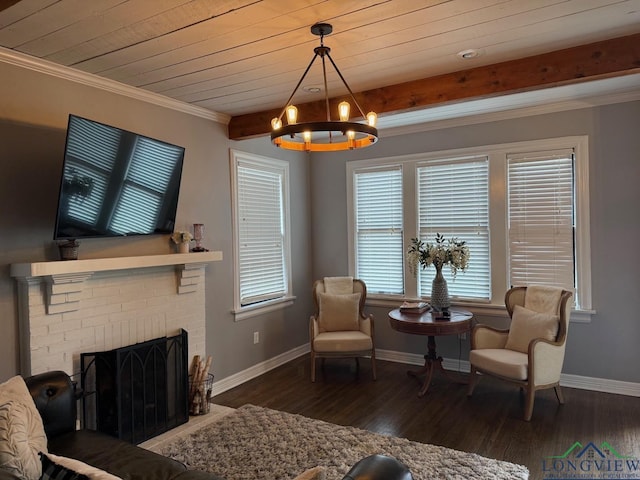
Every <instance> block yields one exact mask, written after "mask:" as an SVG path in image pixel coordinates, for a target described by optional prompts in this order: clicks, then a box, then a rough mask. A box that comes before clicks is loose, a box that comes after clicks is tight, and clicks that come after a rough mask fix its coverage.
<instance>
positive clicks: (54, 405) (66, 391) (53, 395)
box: [24, 371, 77, 439]
mask: <svg viewBox="0 0 640 480" xmlns="http://www.w3.org/2000/svg"><path fill="white" fill-rule="evenodd" d="M24 380H25V383H26V384H27V387H28V388H29V393H31V396H32V397H33V401H34V402H35V404H36V408H37V409H38V412H40V416H41V417H42V423H44V431H45V433H46V434H47V438H49V439H50V438H53V437H56V436H58V435H61V434H63V433H67V432H73V431H74V430H75V429H76V418H77V410H76V400H77V396H76V391H75V386H74V383H73V382H72V381H71V378H69V375H67V374H66V373H65V372H62V371H52V372H45V373H40V374H37V375H33V376H31V377H27V378H25V379H24Z"/></svg>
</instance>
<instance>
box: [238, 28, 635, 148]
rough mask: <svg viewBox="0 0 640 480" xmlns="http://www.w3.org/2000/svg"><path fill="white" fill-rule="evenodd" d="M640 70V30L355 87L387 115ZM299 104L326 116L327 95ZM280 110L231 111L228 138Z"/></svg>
mask: <svg viewBox="0 0 640 480" xmlns="http://www.w3.org/2000/svg"><path fill="white" fill-rule="evenodd" d="M639 72H640V33H639V34H635V35H629V36H626V37H619V38H614V39H610V40H604V41H601V42H596V43H591V44H588V45H581V46H578V47H572V48H566V49H563V50H557V51H554V52H550V53H543V54H541V55H535V56H532V57H527V58H521V59H518V60H510V61H507V62H502V63H496V64H493V65H486V66H482V67H476V68H470V69H467V70H461V71H458V72H454V73H447V74H444V75H438V76H435V77H430V78H424V79H421V80H414V81H410V82H405V83H399V84H396V85H388V86H386V87H380V88H375V89H373V90H367V91H364V92H360V93H356V94H355V97H356V99H357V100H358V103H360V105H362V107H363V108H364V109H365V110H366V111H370V110H373V111H375V112H376V113H377V114H378V115H379V116H383V115H384V114H390V113H398V112H405V111H409V110H417V109H420V108H426V107H432V106H436V105H444V104H448V103H455V102H461V101H466V100H475V99H480V98H489V97H495V96H499V95H506V94H512V93H520V92H528V91H533V90H539V89H542V88H549V87H556V86H560V85H570V84H576V83H582V82H587V81H591V80H599V79H603V78H612V77H618V76H622V75H631V74H634V73H639ZM345 99H346V98H345V97H338V98H333V99H331V100H330V103H331V107H330V108H331V109H332V111H337V104H338V103H339V102H341V101H342V100H345ZM347 100H348V99H347ZM283 106H284V105H283ZM296 106H297V107H298V118H300V119H304V121H305V122H306V121H309V122H312V121H323V120H326V109H325V101H324V100H320V101H315V102H309V103H304V104H300V105H299V104H296ZM281 110H282V109H281V108H278V109H274V110H268V111H262V112H257V113H249V114H245V115H238V116H235V117H232V118H231V121H230V122H229V138H230V139H233V140H240V139H243V138H250V137H255V136H260V135H265V134H268V133H270V131H271V119H272V118H273V117H277V116H278V115H280V112H281Z"/></svg>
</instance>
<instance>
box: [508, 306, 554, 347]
mask: <svg viewBox="0 0 640 480" xmlns="http://www.w3.org/2000/svg"><path fill="white" fill-rule="evenodd" d="M558 320H559V317H558V315H554V314H548V313H538V312H534V311H532V310H529V309H527V308H524V307H521V306H520V305H516V306H515V308H514V310H513V318H512V320H511V326H510V328H509V336H508V338H507V344H506V345H505V348H509V349H511V350H516V351H518V352H522V353H527V351H528V350H529V343H531V340H534V339H536V338H544V339H545V340H549V341H553V340H555V339H556V336H557V335H558Z"/></svg>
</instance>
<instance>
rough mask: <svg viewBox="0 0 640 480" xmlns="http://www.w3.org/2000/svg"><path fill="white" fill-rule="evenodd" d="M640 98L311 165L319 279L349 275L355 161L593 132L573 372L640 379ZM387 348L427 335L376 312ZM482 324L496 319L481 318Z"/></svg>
mask: <svg viewBox="0 0 640 480" xmlns="http://www.w3.org/2000/svg"><path fill="white" fill-rule="evenodd" d="M639 126H640V102H629V103H623V104H617V105H609V106H603V107H597V108H589V109H581V110H575V111H571V112H562V113H554V114H548V115H540V116H534V117H527V118H521V119H516V120H508V121H500V122H493V123H484V124H479V125H470V126H465V127H457V128H448V129H442V130H436V131H430V132H424V133H415V134H407V135H402V136H393V137H388V138H384V136H383V138H381V139H380V140H379V142H378V144H377V145H375V146H374V147H371V148H368V149H364V150H360V151H357V152H349V153H348V154H345V155H344V156H342V157H337V156H329V155H327V154H318V155H315V156H314V157H313V158H312V161H311V177H312V179H313V181H312V184H311V205H312V223H311V225H312V236H313V238H314V252H313V276H314V277H322V276H324V275H329V274H331V275H337V274H347V273H348V264H347V262H348V258H347V214H346V211H347V207H346V205H347V204H346V201H347V199H346V190H345V185H346V178H345V176H346V172H345V170H346V168H345V164H346V161H348V160H359V159H365V158H382V157H388V156H395V155H404V154H412V153H420V152H429V151H439V150H447V149H455V148H464V147H472V146H480V145H491V144H500V143H508V142H516V141H525V140H537V139H544V138H553V137H562V136H569V135H589V139H590V146H589V159H590V170H589V175H590V197H589V198H590V203H591V261H592V267H591V268H592V270H591V271H592V288H593V308H594V310H596V312H597V314H596V315H594V316H593V317H592V321H591V323H589V324H581V323H572V324H571V327H570V331H569V337H568V344H567V353H566V359H565V366H564V370H563V371H564V373H568V374H574V375H583V376H587V377H595V378H606V379H613V380H622V381H628V382H640V371H639V370H638V368H637V365H639V364H640V349H638V340H639V339H640V317H639V315H638V301H637V298H638V297H637V290H638V287H639V286H640V249H638V248H637V245H639V244H640V214H638V211H637V209H638V207H637V206H638V205H640V188H638V181H639V180H640V135H639V134H638V132H639V130H638V128H639ZM370 311H371V312H372V313H373V314H374V316H375V318H376V319H377V321H376V345H377V347H378V348H380V349H388V350H393V351H402V352H408V353H416V354H423V353H425V350H426V341H425V340H424V339H421V338H419V337H415V336H411V335H406V334H401V333H398V332H395V331H393V330H392V329H391V328H390V327H389V324H388V321H387V312H388V309H386V308H371V309H370ZM479 320H480V321H483V320H484V321H489V319H483V318H479ZM438 350H439V353H441V354H443V355H444V356H446V357H449V358H458V357H459V356H460V357H461V358H468V342H463V344H462V345H459V342H458V340H457V339H456V337H455V336H451V337H442V338H439V339H438Z"/></svg>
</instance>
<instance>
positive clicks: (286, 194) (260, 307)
mask: <svg viewBox="0 0 640 480" xmlns="http://www.w3.org/2000/svg"><path fill="white" fill-rule="evenodd" d="M240 162H243V163H244V164H245V165H246V164H249V165H252V166H255V167H256V168H258V169H265V170H269V171H274V170H275V171H277V172H278V173H279V174H281V175H282V204H283V205H282V208H283V212H282V214H283V222H284V262H285V265H284V270H285V275H286V282H285V283H286V292H285V294H284V295H283V296H281V297H278V298H273V299H270V300H265V301H263V302H258V303H254V304H251V305H245V306H243V305H242V304H241V301H240V246H239V245H238V241H239V238H240V236H239V222H238V213H239V212H238V176H237V168H238V165H239V163H240ZM229 167H230V173H231V214H232V215H231V221H232V234H233V266H234V268H233V277H234V278H233V280H234V281H233V308H232V310H231V313H233V314H234V319H235V321H239V320H244V319H246V318H251V317H254V316H258V315H262V314H264V313H267V312H270V311H274V310H280V309H282V308H285V307H287V306H289V305H292V304H293V301H294V300H295V296H293V282H292V273H291V216H290V212H291V210H290V187H289V163H288V162H286V161H284V160H279V159H275V158H270V157H265V156H261V155H256V154H253V153H248V152H242V151H239V150H234V149H229Z"/></svg>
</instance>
